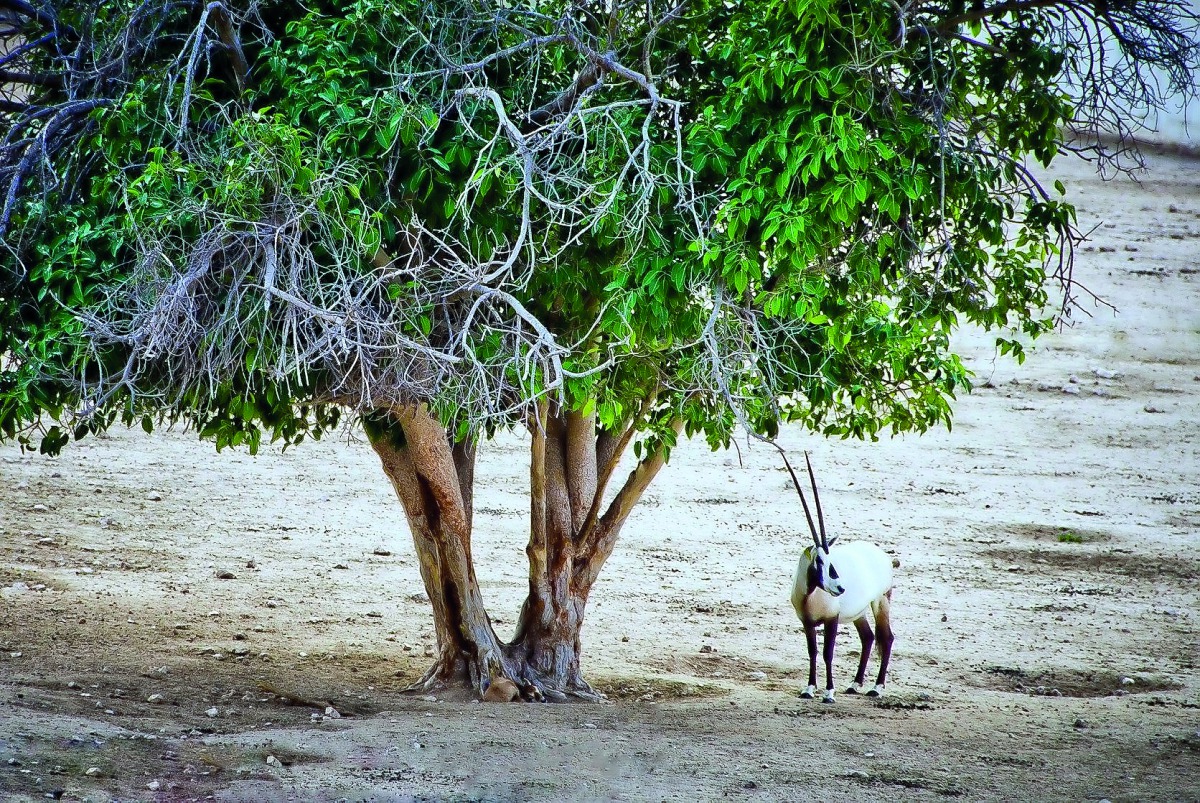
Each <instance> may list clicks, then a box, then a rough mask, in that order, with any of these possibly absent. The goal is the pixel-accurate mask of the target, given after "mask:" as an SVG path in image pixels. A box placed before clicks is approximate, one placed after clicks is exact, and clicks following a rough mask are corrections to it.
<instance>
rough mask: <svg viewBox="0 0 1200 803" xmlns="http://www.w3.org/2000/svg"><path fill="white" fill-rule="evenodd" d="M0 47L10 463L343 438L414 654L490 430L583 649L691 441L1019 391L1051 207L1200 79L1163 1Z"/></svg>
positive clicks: (648, 13) (610, 12)
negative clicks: (526, 483)
mask: <svg viewBox="0 0 1200 803" xmlns="http://www.w3.org/2000/svg"><path fill="white" fill-rule="evenodd" d="M0 9H2V10H3V17H2V18H0V41H2V42H3V47H2V50H3V55H0V80H2V81H4V82H6V83H5V90H4V97H3V99H2V100H0V118H2V120H3V124H2V126H0V127H2V128H3V131H4V139H3V142H2V143H0V193H2V194H3V198H4V201H3V206H2V208H0V238H2V240H3V243H4V244H5V251H4V253H3V259H2V262H0V437H2V438H19V439H21V441H22V443H23V444H25V445H28V446H31V447H32V446H35V445H36V446H38V447H39V448H41V449H42V450H43V451H47V452H56V451H58V450H59V449H61V448H62V447H63V446H64V445H65V444H66V443H67V442H68V441H69V439H70V437H71V436H72V434H73V435H74V436H76V437H81V436H83V435H85V434H86V433H87V432H89V431H93V430H97V429H102V428H104V427H106V426H109V425H110V424H112V423H113V422H114V421H118V420H121V421H124V422H126V423H134V422H137V421H140V422H141V424H142V425H143V426H144V427H145V428H146V429H147V431H149V430H150V429H152V428H153V426H154V425H155V423H156V422H158V421H162V420H184V421H187V422H190V423H192V424H194V425H195V426H196V428H197V429H198V431H199V432H200V434H201V435H202V436H203V437H207V438H211V439H213V440H215V442H216V444H217V446H218V448H220V447H223V446H226V445H242V444H245V445H248V446H249V448H250V449H251V450H254V449H256V448H257V447H258V445H259V443H260V440H261V438H262V435H263V433H266V434H267V435H268V436H269V437H270V438H272V439H276V440H282V441H284V442H285V443H287V444H291V443H296V442H298V441H300V440H302V439H303V438H305V437H310V436H312V437H319V436H320V435H321V434H322V433H323V432H326V431H328V430H329V429H330V428H331V427H334V426H336V425H337V424H338V421H339V417H340V416H341V415H343V414H344V413H345V412H346V411H349V412H350V413H351V414H352V415H354V416H357V417H360V418H361V420H362V421H363V423H364V425H365V427H366V429H367V432H368V434H369V435H370V437H371V440H372V443H373V445H375V446H376V449H377V450H378V451H380V455H381V457H382V458H383V461H384V466H385V470H387V471H388V472H389V476H391V477H392V480H393V482H394V483H395V484H396V487H397V492H398V493H399V495H400V497H401V500H402V501H403V502H404V503H405V507H406V511H408V513H409V516H410V523H412V522H417V521H418V520H419V522H423V523H420V524H419V526H418V524H414V528H415V529H414V536H415V537H417V538H418V549H419V550H420V549H421V548H422V547H421V543H422V541H421V538H425V539H426V540H427V541H428V543H429V544H434V543H435V542H437V543H439V544H442V546H443V547H444V546H445V543H450V541H454V543H455V544H457V546H455V550H457V551H453V550H452V552H453V554H452V555H450V553H448V552H446V551H445V549H443V550H442V551H441V552H438V551H437V550H435V549H433V547H432V546H430V547H429V549H430V550H431V551H430V552H429V556H430V557H428V559H427V560H425V559H424V558H423V561H424V562H423V565H424V566H425V567H426V568H427V569H428V571H427V573H426V582H427V586H429V587H430V588H431V589H434V590H432V591H431V594H430V596H431V598H432V599H433V601H434V608H435V614H437V615H438V616H442V614H445V615H446V616H449V615H450V613H447V612H452V611H454V610H457V608H455V605H456V604H457V603H455V602H454V600H456V599H459V596H456V595H460V596H461V595H464V594H465V595H467V596H470V594H473V593H474V592H473V591H472V590H471V584H472V583H473V578H472V577H471V576H470V572H469V570H468V569H464V568H463V567H464V566H468V568H469V560H470V552H469V530H470V521H471V516H470V487H469V486H470V478H471V469H470V466H471V465H473V451H472V450H473V446H472V445H471V444H473V443H474V441H475V440H476V439H478V438H479V437H486V436H488V435H490V434H491V433H493V432H495V431H496V430H497V429H499V428H505V427H512V426H522V427H528V428H530V429H531V431H533V432H534V433H535V437H534V445H533V450H534V469H533V472H534V476H533V478H532V481H533V485H534V491H533V497H534V499H533V503H532V507H533V510H532V512H531V515H532V518H531V530H532V531H533V536H532V538H531V547H530V560H531V600H532V599H534V598H535V597H536V596H537V595H536V594H535V593H534V591H535V590H536V588H535V586H537V582H538V578H539V577H543V575H544V576H545V577H549V576H551V575H553V571H557V570H552V569H551V568H547V567H549V566H551V564H553V565H559V564H555V563H554V560H552V559H547V560H550V562H549V563H545V560H544V558H545V555H543V554H542V552H540V551H539V550H544V549H548V550H549V554H551V558H552V557H553V555H554V554H559V552H556V551H555V550H556V549H558V548H557V547H554V546H553V545H552V543H553V542H554V537H550V536H547V534H546V533H547V532H551V531H556V532H557V531H561V532H560V533H559V535H560V536H561V538H562V539H565V540H562V544H566V545H567V546H563V549H564V550H566V551H561V554H562V555H566V556H567V558H570V560H567V559H566V558H564V559H563V561H560V562H559V563H560V564H562V565H567V564H569V563H571V562H572V561H576V574H575V575H572V576H573V577H575V580H573V581H572V583H575V585H572V586H571V587H572V588H573V589H575V591H574V592H573V593H576V600H577V602H578V620H579V621H581V619H582V604H583V603H582V601H579V600H583V599H586V592H587V589H588V588H590V583H591V581H593V580H594V578H595V574H596V572H598V571H599V566H600V565H601V564H602V563H603V560H604V557H606V556H607V553H608V551H610V550H611V548H612V541H613V540H614V539H615V537H616V532H617V530H619V527H620V523H621V522H622V521H623V520H624V517H625V516H627V515H628V510H629V508H630V507H631V506H632V504H633V503H634V502H636V500H637V498H638V496H639V495H640V493H641V491H642V490H644V488H645V486H646V484H647V483H648V482H649V481H650V479H651V478H652V477H653V475H654V473H656V472H657V470H658V468H659V467H660V466H661V463H662V462H663V461H664V460H665V459H666V456H667V454H668V452H669V449H670V447H671V445H672V444H673V443H674V441H675V438H676V436H677V434H678V433H680V432H686V433H688V434H696V433H702V434H703V435H704V436H705V437H706V438H707V439H708V440H709V442H710V443H712V444H713V445H720V444H727V443H728V442H729V440H730V438H731V437H732V436H733V435H734V434H735V433H736V432H737V431H738V430H739V428H744V429H745V430H746V431H748V432H751V433H755V434H757V435H759V436H764V437H770V436H773V435H774V433H775V432H776V431H777V428H778V426H779V424H780V423H781V422H782V421H785V420H797V421H800V422H802V423H803V424H804V425H805V426H807V427H809V428H811V429H814V430H817V431H820V432H823V433H826V434H829V435H838V436H857V437H874V436H876V435H877V434H878V433H880V432H882V431H905V430H923V429H926V428H928V427H930V426H933V425H937V424H946V425H948V424H949V423H950V417H951V406H950V405H951V402H952V400H953V399H954V397H955V395H956V394H957V393H958V392H960V391H961V390H963V389H967V388H969V387H970V372H969V371H968V370H967V369H966V368H965V367H964V366H963V364H962V362H961V361H960V360H959V358H958V357H957V356H956V355H955V354H954V352H953V350H952V348H951V342H950V337H951V333H952V332H953V331H954V329H955V328H956V327H957V326H959V325H962V324H964V323H972V324H977V325H980V326H983V327H986V328H988V329H991V330H995V331H996V333H997V344H998V348H999V349H1000V351H1002V352H1008V353H1013V354H1015V355H1016V356H1017V357H1018V358H1020V357H1021V356H1022V348H1023V344H1024V343H1025V342H1027V340H1028V338H1030V337H1035V336H1037V335H1039V334H1041V333H1043V332H1045V331H1047V330H1048V329H1050V328H1051V327H1052V326H1053V325H1054V322H1055V320H1056V319H1057V318H1059V316H1061V315H1063V314H1064V312H1066V311H1069V309H1070V306H1071V304H1072V303H1073V301H1074V297H1075V296H1074V290H1073V287H1074V285H1073V283H1072V257H1073V248H1074V245H1075V244H1076V243H1077V242H1078V240H1079V239H1080V233H1079V232H1078V231H1077V229H1076V226H1075V215H1074V210H1073V208H1072V206H1071V205H1070V203H1069V202H1068V201H1067V200H1066V198H1065V192H1064V188H1063V187H1062V186H1061V185H1056V186H1053V187H1047V186H1044V185H1043V183H1042V182H1041V181H1040V180H1039V178H1038V176H1039V170H1040V169H1041V168H1042V167H1045V166H1047V165H1049V164H1050V162H1051V161H1052V160H1053V159H1054V158H1055V157H1057V156H1059V155H1060V154H1064V153H1069V152H1075V153H1079V154H1081V155H1084V156H1086V157H1089V158H1096V159H1098V160H1099V161H1100V163H1101V165H1102V166H1116V167H1118V168H1119V167H1122V166H1124V165H1127V164H1128V162H1122V161H1121V160H1122V157H1124V156H1128V155H1130V154H1129V151H1128V145H1129V143H1130V141H1131V136H1132V135H1134V134H1136V130H1137V128H1138V126H1139V125H1142V124H1144V123H1145V122H1146V121H1147V120H1149V119H1151V118H1150V117H1148V115H1152V114H1153V113H1154V112H1155V110H1156V109H1158V108H1160V107H1161V106H1162V105H1163V104H1164V103H1165V102H1166V99H1167V98H1168V97H1170V96H1181V97H1184V98H1190V97H1191V96H1192V95H1193V94H1194V92H1195V90H1196V80H1197V78H1196V76H1197V66H1198V61H1200V35H1198V30H1200V29H1198V23H1200V18H1198V16H1197V14H1196V12H1195V11H1194V10H1193V9H1192V7H1191V6H1190V5H1189V4H1188V3H1187V2H1186V1H1185V0H973V2H972V3H970V4H969V5H968V4H966V3H964V2H963V1H962V0H947V1H946V2H942V1H941V0H911V1H910V2H907V3H903V4H900V3H898V2H895V1H894V0H867V1H866V2H858V1H857V0H855V1H854V2H851V1H850V0H787V1H785V2H780V1H779V0H665V2H664V0H636V2H635V1H634V0H606V2H603V3H599V2H595V3H593V2H578V1H577V0H529V1H528V2H508V1H507V0H505V1H501V0H434V1H432V2H431V1H430V0H354V1H353V2H343V3H338V2H331V1H330V0H314V1H313V2H310V3H307V4H295V3H282V2H274V1H273V0H258V1H257V2H256V1H255V0H241V2H239V1H238V0H227V1H226V0H215V1H214V2H198V1H197V0H115V1H108V0H106V2H97V1H96V0H41V1H37V2H27V1H26V0H0ZM434 433H441V434H440V435H435V434H434ZM555 433H558V434H557V435H556V434H555ZM447 435H448V436H449V437H448V439H447V437H446V436H447ZM560 436H561V437H560ZM439 438H440V439H441V440H442V441H445V442H441V443H439ZM555 438H559V441H558V442H557V445H556V442H555ZM585 443H586V448H584V446H583V445H581V444H585ZM630 444H632V445H633V449H634V451H635V454H636V457H637V458H638V460H639V462H638V464H637V467H636V468H635V470H634V472H633V474H631V475H630V478H629V480H627V481H626V484H625V485H624V486H622V487H621V488H620V489H618V490H617V492H616V496H615V499H614V501H613V502H612V507H609V508H606V507H605V505H604V504H602V503H603V502H604V500H605V496H604V495H605V488H606V485H607V483H608V479H609V477H610V476H611V474H612V472H613V470H614V468H615V466H616V460H617V459H619V457H620V454H621V453H622V452H623V451H624V450H625V449H626V448H627V447H628V446H630ZM581 455H582V457H581ZM539 461H541V462H540V463H539ZM556 461H557V462H556ZM581 461H582V462H581ZM435 464H436V465H438V466H442V468H438V469H436V470H435V469H434V468H430V467H429V466H433V465H435ZM552 464H553V465H556V466H558V469H559V470H558V471H557V473H558V474H560V475H561V476H558V477H557V479H556V478H555V470H552V468H551V466H552ZM422 466H425V468H422ZM539 483H540V484H539ZM556 483H557V485H556ZM559 486H561V487H559ZM556 487H559V491H561V494H558V491H555V490H554V489H555V488H556ZM539 494H540V496H539ZM556 494H558V496H561V499H558V497H557V496H556ZM568 497H569V500H568ZM556 499H558V501H557V502H556V501H555V500H556ZM539 500H540V501H539ZM563 500H568V501H569V504H568V501H563ZM556 504H559V505H561V506H563V509H564V510H566V511H567V513H566V514H564V518H563V521H562V522H560V523H559V524H555V525H554V526H551V525H550V524H548V523H547V522H550V521H551V519H553V518H554V515H555V514H554V511H553V510H551V508H553V507H554V505H556ZM547 505H549V507H547ZM606 510H607V511H608V512H607V513H606V512H605V511H606ZM431 511H433V512H438V513H437V516H435V517H434V518H432V519H431V518H429V516H431V515H433V513H432V512H431ZM447 511H451V512H453V513H454V515H453V516H450V515H449V514H448V513H447ZM414 517H416V518H414ZM423 517H424V518H423ZM426 525H428V531H427V532H425V535H424V536H422V535H420V534H419V533H418V532H417V530H419V529H420V528H421V527H426ZM560 525H561V526H560ZM440 528H449V529H448V530H447V532H450V533H451V535H445V536H444V538H445V539H449V541H445V543H443V541H441V540H439V539H443V535H442V534H439V533H442V529H440ZM543 528H549V529H545V530H544V529H543ZM555 528H557V530H556V529H555ZM564 533H565V534H564ZM556 537H557V536H556ZM455 539H457V540H455ZM539 539H542V540H540V541H539ZM547 539H549V540H547ZM539 544H541V546H538V545H539ZM546 544H551V546H549V547H547V546H546ZM568 546H569V548H568ZM447 555H450V557H446V556H447ZM446 561H450V563H447V562H446ZM564 561H565V562H564ZM451 564H453V567H451ZM560 568H561V566H560ZM538 572H541V573H542V574H541V575H539V574H538ZM547 573H548V574H547ZM564 576H565V575H564ZM447 577H450V578H452V580H453V582H450V581H446V578H447ZM439 578H440V579H439ZM543 579H544V577H543ZM442 581H446V582H450V586H453V588H451V587H450V586H445V587H444V588H443V589H442V590H441V591H439V592H438V593H442V592H444V593H442V596H441V597H438V593H434V591H437V589H436V588H435V586H437V584H438V583H439V582H442ZM550 585H554V583H550ZM546 593H547V594H548V593H550V592H549V591H547V592H546ZM439 599H441V600H442V603H444V605H443V608H444V609H445V610H444V611H443V612H442V613H438V610H439V604H441V603H439ZM473 604H474V603H470V604H469V605H468V607H471V605H473ZM564 604H565V603H564ZM481 622H482V620H480V622H477V623H476V624H475V625H471V627H472V628H475V629H474V630H472V633H474V635H473V636H472V638H475V637H479V638H483V640H484V641H486V640H487V639H486V638H484V636H480V635H479V634H480V633H484V631H485V630H490V627H485V626H484V624H482V623H481ZM577 624H578V622H576V632H577ZM468 629H470V628H468ZM463 632H466V631H465V630H464V631H463ZM439 633H441V631H440V630H439ZM484 635H485V636H486V633H485V634H484ZM446 638H448V639H457V638H459V636H458V635H453V634H451V635H447V636H446ZM576 646H577V645H576ZM458 648H459V649H466V647H464V646H463V645H462V644H458ZM478 651H479V652H480V653H481V654H482V653H489V654H490V653H494V652H495V651H496V650H495V647H494V645H493V646H488V645H486V644H485V645H484V646H483V647H480V648H479V650H478ZM481 660H482V659H481ZM489 661H490V659H489ZM483 663H484V664H486V665H487V666H491V664H490V663H489V662H488V661H484V662H483ZM493 668H494V667H493ZM484 669H486V666H484ZM502 669H503V670H504V671H505V672H507V671H508V670H509V669H511V667H509V666H508V665H505V666H504V667H502ZM487 671H491V670H487ZM476 680H478V678H476Z"/></svg>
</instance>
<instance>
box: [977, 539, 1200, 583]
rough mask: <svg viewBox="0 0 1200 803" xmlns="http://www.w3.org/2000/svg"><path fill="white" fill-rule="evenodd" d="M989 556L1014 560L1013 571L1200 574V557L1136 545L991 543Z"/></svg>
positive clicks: (1158, 576)
mask: <svg viewBox="0 0 1200 803" xmlns="http://www.w3.org/2000/svg"><path fill="white" fill-rule="evenodd" d="M983 552H984V554H985V555H987V556H988V557H991V558H994V559H996V560H999V561H1003V562H1005V563H1009V564H1011V567H1010V568H1011V569H1012V570H1013V571H1024V572H1030V573H1035V574H1036V573H1041V574H1046V573H1049V572H1054V571H1057V570H1065V571H1069V572H1087V573H1093V574H1100V575H1107V576H1111V575H1120V576H1123V577H1131V578H1134V579H1137V580H1145V581H1155V580H1163V579H1173V580H1188V581H1191V580H1196V579H1197V578H1200V560H1198V559H1196V558H1190V557H1182V556H1179V557H1175V556H1172V557H1162V556H1157V555H1146V554H1145V553H1138V552H1135V551H1133V550H1132V549H1124V550H1121V551H1117V550H1111V549H1110V550H1106V551H1104V552H1096V551H1094V550H1089V549H1086V548H1084V547H1083V546H1082V545H1079V546H1076V545H1073V544H1069V543H1068V544H1064V545H1063V546H1062V547H1061V548H1058V549H1042V548H1034V549H1014V548H1010V547H989V548H987V549H985V550H983Z"/></svg>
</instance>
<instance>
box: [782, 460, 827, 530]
mask: <svg viewBox="0 0 1200 803" xmlns="http://www.w3.org/2000/svg"><path fill="white" fill-rule="evenodd" d="M775 448H776V449H779V455H780V457H782V458H783V464H784V465H785V466H787V470H788V474H791V475H792V485H795V486H796V493H798V494H800V504H801V505H803V506H804V517H805V518H806V519H808V531H809V532H810V533H812V538H813V543H814V544H815V545H817V546H821V539H820V538H819V537H817V527H816V525H815V524H813V517H812V513H811V512H809V509H808V500H807V499H805V498H804V489H802V488H801V487H800V480H798V479H796V472H795V471H793V470H792V464H791V462H790V461H789V460H788V458H787V452H785V451H783V449H780V448H779V447H778V446H776V447H775ZM804 459H805V460H807V459H808V452H805V453H804ZM809 472H810V473H811V472H812V469H811V468H810V469H809ZM814 487H815V486H814ZM820 512H821V509H820V508H819V507H818V508H817V514H818V515H820Z"/></svg>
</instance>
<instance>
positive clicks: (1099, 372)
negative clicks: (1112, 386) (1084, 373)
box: [1092, 368, 1120, 379]
mask: <svg viewBox="0 0 1200 803" xmlns="http://www.w3.org/2000/svg"><path fill="white" fill-rule="evenodd" d="M1092 373H1093V374H1094V375H1095V376H1097V377H1099V378H1100V379H1116V378H1117V377H1118V376H1120V374H1118V373H1117V372H1116V371H1112V370H1109V369H1108V368H1093V369H1092Z"/></svg>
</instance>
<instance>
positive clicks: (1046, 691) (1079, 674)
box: [970, 666, 1183, 697]
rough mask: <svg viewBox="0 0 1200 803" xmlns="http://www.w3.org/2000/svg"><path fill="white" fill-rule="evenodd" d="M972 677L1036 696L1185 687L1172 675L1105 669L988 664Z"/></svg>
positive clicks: (1115, 693)
mask: <svg viewBox="0 0 1200 803" xmlns="http://www.w3.org/2000/svg"><path fill="white" fill-rule="evenodd" d="M970 677H971V679H972V680H973V681H974V682H975V683H976V685H978V686H979V687H980V688H984V689H993V690H995V691H1005V692H1016V693H1019V694H1028V695H1032V696H1035V697H1124V696H1127V695H1131V694H1149V693H1151V692H1160V691H1165V690H1175V689H1181V688H1183V684H1181V683H1179V682H1178V681H1176V680H1172V679H1170V678H1164V677H1160V676H1154V675H1145V674H1137V675H1132V676H1131V675H1120V674H1118V673H1116V672H1108V671H1102V670H1095V671H1085V670H1079V669H1031V670H1025V669H1021V668H1019V667H1011V666H986V667H984V668H983V672H982V673H975V674H972V675H971V676H970Z"/></svg>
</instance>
